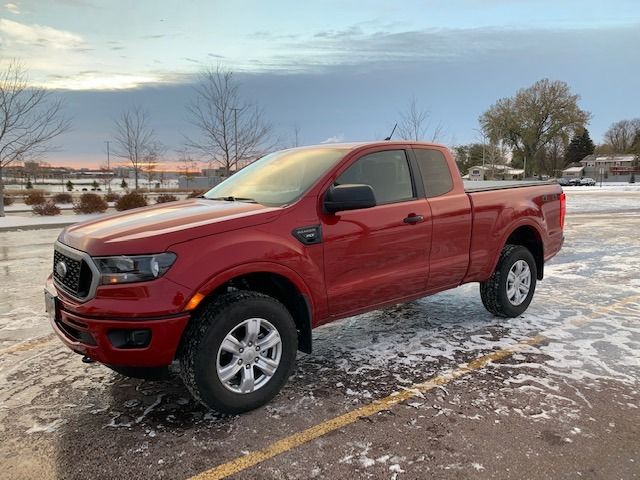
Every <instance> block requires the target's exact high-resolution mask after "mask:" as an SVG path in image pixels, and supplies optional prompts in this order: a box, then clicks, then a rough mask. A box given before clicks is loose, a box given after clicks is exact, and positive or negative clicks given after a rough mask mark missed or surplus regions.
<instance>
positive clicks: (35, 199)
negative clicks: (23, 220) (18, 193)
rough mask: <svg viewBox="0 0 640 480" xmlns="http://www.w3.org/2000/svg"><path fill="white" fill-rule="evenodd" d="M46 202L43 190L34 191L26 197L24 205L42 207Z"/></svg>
mask: <svg viewBox="0 0 640 480" xmlns="http://www.w3.org/2000/svg"><path fill="white" fill-rule="evenodd" d="M44 202H45V200H44V193H42V190H33V191H31V192H29V193H27V196H26V197H24V203H26V204H27V205H42V204H43V203H44Z"/></svg>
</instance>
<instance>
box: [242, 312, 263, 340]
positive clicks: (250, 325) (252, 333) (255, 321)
mask: <svg viewBox="0 0 640 480" xmlns="http://www.w3.org/2000/svg"><path fill="white" fill-rule="evenodd" d="M259 334H260V319H259V318H251V319H249V320H248V322H247V333H246V335H245V337H244V343H245V345H249V346H251V345H253V344H255V343H256V341H257V340H258V335H259Z"/></svg>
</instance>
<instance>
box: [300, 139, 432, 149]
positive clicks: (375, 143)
mask: <svg viewBox="0 0 640 480" xmlns="http://www.w3.org/2000/svg"><path fill="white" fill-rule="evenodd" d="M383 145H384V146H386V145H397V146H406V145H416V146H417V145H419V146H423V147H438V148H444V146H443V145H439V144H437V143H428V142H415V141H404V140H374V141H368V142H344V143H320V144H318V145H305V146H302V147H294V148H292V149H291V150H294V149H296V150H297V149H299V150H303V149H311V148H313V149H318V148H326V149H347V150H354V149H356V148H360V147H376V146H383Z"/></svg>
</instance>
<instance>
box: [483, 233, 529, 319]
mask: <svg viewBox="0 0 640 480" xmlns="http://www.w3.org/2000/svg"><path fill="white" fill-rule="evenodd" d="M523 262H524V263H523ZM524 264H526V266H527V267H528V271H529V275H528V277H529V279H528V291H527V292H526V295H525V294H524V290H525V288H524V287H523V288H518V287H517V286H519V285H522V284H526V270H525V269H524ZM518 267H523V270H521V276H520V278H522V279H524V280H523V281H521V282H519V283H515V285H516V289H517V290H518V293H517V294H516V293H513V295H511V298H510V293H511V292H515V290H516V289H512V290H510V291H508V288H509V286H510V285H512V283H511V282H512V280H511V278H512V277H509V273H510V271H511V270H512V269H513V270H514V275H515V273H516V272H517V271H518ZM515 276H516V278H518V275H515ZM536 280H537V269H536V262H535V260H534V259H533V255H532V254H531V252H530V251H529V250H528V249H527V248H526V247H523V246H520V245H505V247H504V248H503V249H502V252H500V258H499V259H498V265H496V269H495V271H494V272H493V274H492V275H491V277H490V278H489V280H487V281H486V282H481V283H480V298H482V304H483V305H484V307H485V308H486V309H487V310H488V311H489V312H490V313H492V314H494V315H496V316H498V317H511V318H513V317H517V316H519V315H521V314H522V313H524V312H525V310H526V309H527V308H528V307H529V304H530V303H531V300H532V298H533V294H534V292H535V290H536ZM525 286H526V285H525ZM518 296H519V297H520V298H518Z"/></svg>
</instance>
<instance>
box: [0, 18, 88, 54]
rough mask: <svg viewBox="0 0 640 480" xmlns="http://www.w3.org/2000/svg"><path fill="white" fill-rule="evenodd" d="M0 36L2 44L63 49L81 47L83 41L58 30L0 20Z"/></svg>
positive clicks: (77, 36) (73, 34)
mask: <svg viewBox="0 0 640 480" xmlns="http://www.w3.org/2000/svg"><path fill="white" fill-rule="evenodd" d="M0 36H1V38H2V42H3V43H7V44H12V43H13V44H18V45H20V44H23V45H31V46H46V47H53V48H56V49H65V48H73V47H78V46H81V45H82V44H83V43H84V39H83V38H82V37H81V36H80V35H77V34H75V33H72V32H68V31H66V30H58V29H56V28H53V27H48V26H46V25H38V24H35V23H34V24H31V25H27V24H26V23H20V22H14V21H13V20H7V19H4V18H2V19H0Z"/></svg>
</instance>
